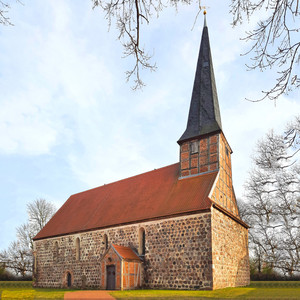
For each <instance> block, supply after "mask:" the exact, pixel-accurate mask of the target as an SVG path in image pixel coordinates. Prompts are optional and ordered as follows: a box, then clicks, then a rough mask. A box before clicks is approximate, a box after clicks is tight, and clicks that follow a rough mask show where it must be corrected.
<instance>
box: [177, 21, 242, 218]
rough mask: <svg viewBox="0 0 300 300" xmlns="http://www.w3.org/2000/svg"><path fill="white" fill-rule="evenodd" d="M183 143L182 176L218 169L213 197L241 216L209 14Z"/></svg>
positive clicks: (196, 174) (181, 151)
mask: <svg viewBox="0 0 300 300" xmlns="http://www.w3.org/2000/svg"><path fill="white" fill-rule="evenodd" d="M177 143H178V144H179V146H180V175H179V176H180V178H181V179H184V178H188V177H191V176H198V175H201V174H205V173H209V172H218V173H219V174H218V181H217V184H216V188H215V189H214V192H213V194H212V195H211V200H213V201H214V202H215V203H216V204H218V205H220V206H222V207H223V208H225V209H226V210H227V211H229V212H230V213H232V214H233V215H235V216H238V209H237V205H236V199H235V195H234V190H233V186H232V172H231V154H232V150H231V148H230V146H229V144H228V142H227V140H226V138H225V135H224V133H223V130H222V122H221V114H220V108H219V101H218V94H217V88H216V82H215V76H214V70H213V62H212V56H211V51H210V43H209V36H208V28H207V24H206V15H204V27H203V32H202V39H201V44H200V51H199V57H198V63H197V68H196V75H195V80H194V87H193V92H192V99H191V103H190V111H189V116H188V122H187V127H186V130H185V131H184V133H183V134H182V136H181V137H180V139H179V140H178V142H177Z"/></svg>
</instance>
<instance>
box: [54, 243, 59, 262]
mask: <svg viewBox="0 0 300 300" xmlns="http://www.w3.org/2000/svg"><path fill="white" fill-rule="evenodd" d="M53 258H54V260H57V259H58V241H55V243H54V253H53Z"/></svg>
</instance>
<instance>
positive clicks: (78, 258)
mask: <svg viewBox="0 0 300 300" xmlns="http://www.w3.org/2000/svg"><path fill="white" fill-rule="evenodd" d="M76 260H80V239H79V238H77V239H76Z"/></svg>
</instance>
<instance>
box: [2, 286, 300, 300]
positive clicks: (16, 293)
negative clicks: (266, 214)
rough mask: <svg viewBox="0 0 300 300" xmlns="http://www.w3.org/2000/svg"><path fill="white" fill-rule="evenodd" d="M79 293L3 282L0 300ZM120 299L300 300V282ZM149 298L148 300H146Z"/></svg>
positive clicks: (139, 293)
mask: <svg viewBox="0 0 300 300" xmlns="http://www.w3.org/2000/svg"><path fill="white" fill-rule="evenodd" d="M73 291H78V290H69V289H44V288H33V287H32V282H30V281H29V282H28V281H27V282H18V281H8V282H7V281H6V282H5V281H0V299H24V300H29V299H30V300H33V299H39V300H42V299H63V297H64V294H65V293H66V292H73ZM110 294H111V295H112V296H113V297H115V298H117V299H123V300H124V299H134V300H137V299H144V300H151V299H166V300H172V299H178V300H183V299H187V300H191V299H215V300H216V299H253V300H254V299H299V300H300V281H277V282H276V281H254V282H251V285H250V286H247V287H239V288H226V289H220V290H214V291H175V290H134V291H122V292H119V291H116V292H111V293H110ZM146 298H147V299H146Z"/></svg>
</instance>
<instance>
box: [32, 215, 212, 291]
mask: <svg viewBox="0 0 300 300" xmlns="http://www.w3.org/2000/svg"><path fill="white" fill-rule="evenodd" d="M140 227H143V228H144V229H145V233H146V243H145V245H146V252H145V258H144V263H143V268H144V271H143V272H142V285H143V287H145V288H155V289H212V253H211V214H210V212H206V213H203V214H197V215H191V216H184V217H178V218H172V219H165V220H161V221H153V222H145V223H140V224H135V225H128V226H120V227H117V228H110V229H106V230H95V231H91V232H86V233H80V234H74V235H68V236H62V237H57V238H49V239H45V240H38V241H35V251H36V264H37V266H36V273H35V274H34V278H35V286H37V287H56V288H57V287H63V286H66V284H67V280H66V277H67V273H68V272H69V273H70V274H71V276H72V286H75V287H78V288H80V287H81V284H82V276H83V275H85V276H86V285H87V288H95V289H99V288H100V286H101V262H100V258H101V257H102V255H103V254H104V252H105V244H104V242H103V237H104V234H106V235H107V237H108V242H109V243H114V244H117V245H121V246H129V247H131V248H132V249H135V250H136V252H137V249H138V246H139V245H138V241H139V237H138V233H139V228H140ZM78 237H79V238H80V259H79V260H76V253H75V252H76V239H77V238H78ZM56 241H57V242H58V253H56V248H55V242H56Z"/></svg>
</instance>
